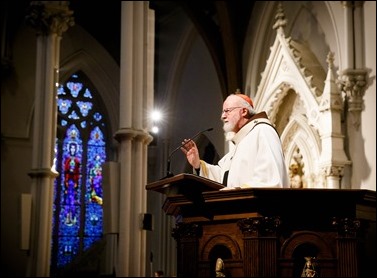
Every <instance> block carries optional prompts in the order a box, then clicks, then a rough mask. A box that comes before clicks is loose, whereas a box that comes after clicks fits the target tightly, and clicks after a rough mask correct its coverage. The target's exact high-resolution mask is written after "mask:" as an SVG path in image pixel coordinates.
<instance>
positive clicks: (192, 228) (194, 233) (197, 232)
mask: <svg viewBox="0 0 377 278" xmlns="http://www.w3.org/2000/svg"><path fill="white" fill-rule="evenodd" d="M202 233H203V231H202V227H201V226H199V225H198V224H191V223H178V224H177V225H176V228H174V229H173V231H172V233H171V235H172V237H173V238H174V239H176V240H177V239H182V238H186V239H188V238H198V237H200V236H201V235H202Z"/></svg>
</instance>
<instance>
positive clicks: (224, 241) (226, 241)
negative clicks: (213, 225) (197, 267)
mask: <svg viewBox="0 0 377 278" xmlns="http://www.w3.org/2000/svg"><path fill="white" fill-rule="evenodd" d="M218 245H222V246H224V247H225V248H226V249H228V250H229V251H230V253H231V254H232V259H233V260H239V259H241V257H242V256H241V250H240V247H239V246H238V244H237V242H236V241H234V240H233V239H232V238H230V237H228V236H225V235H216V236H214V237H212V238H210V239H209V240H208V241H207V242H206V244H205V246H204V247H203V249H202V253H201V254H200V259H201V260H208V259H209V255H210V253H211V250H213V248H214V247H215V246H218Z"/></svg>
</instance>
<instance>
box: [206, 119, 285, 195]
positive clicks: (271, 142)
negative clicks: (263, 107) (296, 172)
mask: <svg viewBox="0 0 377 278" xmlns="http://www.w3.org/2000/svg"><path fill="white" fill-rule="evenodd" d="M263 114H264V112H262V115H263ZM257 115H260V114H257ZM268 123H270V121H269V120H268V119H267V118H264V117H263V118H256V119H252V121H250V122H249V123H248V124H246V125H245V126H243V127H242V128H241V130H239V132H238V133H237V134H236V135H235V136H234V137H233V139H232V143H233V144H234V145H233V146H232V147H233V148H232V149H231V150H230V151H229V152H228V153H227V154H226V155H225V156H224V157H223V158H222V159H221V160H220V161H219V162H218V164H217V165H212V164H209V163H206V162H204V161H203V160H201V166H200V176H203V177H206V178H209V179H211V180H214V181H217V182H219V183H224V174H225V172H226V171H229V173H228V178H227V182H226V184H227V187H226V188H224V189H232V188H246V187H275V188H288V187H289V180H288V169H287V167H286V164H285V161H284V155H283V150H282V147H281V142H280V138H279V135H278V134H277V132H276V130H275V129H274V128H273V127H272V126H271V125H270V124H268Z"/></svg>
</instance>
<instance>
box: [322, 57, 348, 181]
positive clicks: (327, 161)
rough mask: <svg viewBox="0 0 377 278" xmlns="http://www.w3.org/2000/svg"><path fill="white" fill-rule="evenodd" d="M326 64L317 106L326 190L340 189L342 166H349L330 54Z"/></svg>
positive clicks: (338, 92) (332, 60) (339, 98)
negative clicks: (324, 79)
mask: <svg viewBox="0 0 377 278" xmlns="http://www.w3.org/2000/svg"><path fill="white" fill-rule="evenodd" d="M327 63H328V71H327V77H326V81H325V87H324V89H323V94H322V96H321V101H320V104H319V110H320V113H321V114H320V117H321V118H320V119H321V129H320V135H321V145H322V148H321V157H320V164H321V169H322V174H323V176H324V178H325V180H326V188H340V184H341V179H342V177H343V172H344V166H345V165H346V164H350V161H349V160H348V159H347V156H346V154H345V151H344V135H343V134H342V128H341V124H342V119H341V118H342V117H341V116H342V115H341V112H342V110H343V100H342V97H341V92H340V91H339V89H338V87H337V86H336V80H335V78H334V75H333V67H334V55H333V54H332V53H331V52H330V53H329V54H328V56H327Z"/></svg>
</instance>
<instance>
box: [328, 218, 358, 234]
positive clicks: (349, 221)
mask: <svg viewBox="0 0 377 278" xmlns="http://www.w3.org/2000/svg"><path fill="white" fill-rule="evenodd" d="M332 225H333V226H335V227H336V228H337V229H338V234H339V235H342V236H344V237H349V236H350V237H355V236H356V233H357V231H358V230H359V228H360V220H358V219H355V218H347V217H345V218H339V217H334V218H333V220H332Z"/></svg>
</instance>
